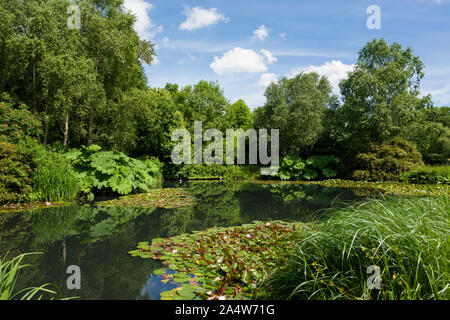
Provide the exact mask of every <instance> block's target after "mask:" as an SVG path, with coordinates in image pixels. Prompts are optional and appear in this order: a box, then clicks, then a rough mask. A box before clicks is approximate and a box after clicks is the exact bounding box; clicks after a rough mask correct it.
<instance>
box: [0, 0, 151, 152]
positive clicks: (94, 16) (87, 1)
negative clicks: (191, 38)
mask: <svg viewBox="0 0 450 320" xmlns="http://www.w3.org/2000/svg"><path fill="white" fill-rule="evenodd" d="M74 3H75V4H77V5H78V6H79V8H80V12H81V26H80V27H81V28H80V29H79V30H77V29H73V30H72V29H70V28H68V26H67V20H68V18H69V15H68V14H67V8H68V7H69V5H72V4H74ZM122 5H123V0H95V1H94V0H75V1H70V0H48V1H38V0H29V1H21V0H11V1H1V2H0V18H1V20H2V26H1V27H0V92H8V93H10V94H11V95H12V96H16V97H18V98H19V100H20V101H23V102H24V103H25V104H27V105H29V106H30V108H31V110H32V112H33V113H34V114H35V115H39V117H40V119H41V120H42V123H43V125H44V132H43V134H42V136H40V135H39V136H38V138H40V140H41V142H43V143H44V144H45V143H47V142H49V143H53V142H55V141H60V142H61V143H62V144H64V145H72V146H79V145H80V144H87V145H89V144H91V143H94V142H96V143H101V144H102V145H104V146H105V147H108V148H119V149H120V148H122V147H123V146H124V145H126V144H127V141H126V135H125V136H124V138H125V141H123V140H122V137H123V135H121V134H120V133H118V130H121V129H123V126H122V123H121V121H122V118H121V116H122V115H123V114H126V112H127V111H126V110H121V109H120V106H119V104H118V103H119V101H120V99H121V97H122V94H123V93H124V92H127V91H129V90H131V89H133V88H138V89H144V88H146V83H147V80H146V78H145V76H144V72H143V68H142V65H141V61H142V62H145V63H150V62H151V61H152V58H153V56H154V47H153V44H152V43H150V42H148V41H145V40H141V39H139V37H138V36H137V34H136V32H135V30H134V29H133V25H134V23H135V21H136V18H135V17H134V16H133V15H131V14H130V13H127V12H125V11H124V9H123V6H122Z"/></svg>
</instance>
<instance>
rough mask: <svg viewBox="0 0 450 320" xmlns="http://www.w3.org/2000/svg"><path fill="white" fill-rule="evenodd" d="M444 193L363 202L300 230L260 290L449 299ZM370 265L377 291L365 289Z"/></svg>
mask: <svg viewBox="0 0 450 320" xmlns="http://www.w3.org/2000/svg"><path fill="white" fill-rule="evenodd" d="M449 216H450V210H449V198H448V197H439V198H431V197H427V198H399V197H391V198H388V199H384V200H370V201H367V202H364V203H363V204H356V205H355V206H353V207H350V208H346V209H342V210H340V211H339V212H335V213H333V214H332V216H331V218H330V219H329V220H328V221H327V222H326V223H322V224H321V226H320V228H319V231H314V232H312V233H310V234H309V235H303V238H302V239H301V240H300V241H299V243H298V245H297V247H296V249H295V250H294V252H293V254H292V255H291V257H290V260H289V262H288V264H287V265H286V266H283V267H281V268H279V269H277V270H276V271H275V272H273V273H272V275H271V276H270V277H268V278H267V279H266V280H265V281H264V283H263V285H262V287H261V289H263V290H262V292H261V296H262V297H263V298H271V299H389V300H400V299H413V300H416V299H449V298H450V290H449V286H450V277H449V234H450V232H449V231H450V230H449ZM369 266H378V267H379V268H380V271H381V289H380V290H377V289H368V287H367V280H368V277H369V276H370V274H368V273H367V268H368V267H369Z"/></svg>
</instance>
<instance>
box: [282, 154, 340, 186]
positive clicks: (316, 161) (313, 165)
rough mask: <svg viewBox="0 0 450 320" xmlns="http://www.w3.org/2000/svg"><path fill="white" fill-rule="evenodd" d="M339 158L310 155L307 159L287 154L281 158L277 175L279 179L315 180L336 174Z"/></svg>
mask: <svg viewBox="0 0 450 320" xmlns="http://www.w3.org/2000/svg"><path fill="white" fill-rule="evenodd" d="M338 163H339V159H338V158H337V157H335V156H311V157H309V158H308V159H306V161H305V160H302V158H300V157H298V156H295V155H288V156H286V157H284V158H283V159H282V160H281V164H280V170H279V171H278V173H277V176H278V177H279V178H280V179H281V180H315V179H323V178H332V177H335V176H336V175H337V170H336V166H337V164H338Z"/></svg>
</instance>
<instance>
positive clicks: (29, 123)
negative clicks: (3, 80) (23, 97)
mask: <svg viewBox="0 0 450 320" xmlns="http://www.w3.org/2000/svg"><path fill="white" fill-rule="evenodd" d="M40 127H41V123H40V121H39V120H38V119H36V118H35V117H34V116H33V115H32V114H31V112H30V111H29V110H28V107H27V106H26V105H24V104H22V103H15V102H14V101H13V99H12V98H11V97H10V96H9V95H8V94H7V93H3V94H1V95H0V140H4V141H8V142H11V143H17V142H18V141H19V140H21V139H22V138H23V137H25V136H27V135H35V134H36V133H38V132H41V129H40Z"/></svg>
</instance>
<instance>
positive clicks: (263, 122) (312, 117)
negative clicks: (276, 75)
mask: <svg viewBox="0 0 450 320" xmlns="http://www.w3.org/2000/svg"><path fill="white" fill-rule="evenodd" d="M265 96H266V103H265V105H264V106H263V107H262V108H259V109H257V110H256V111H255V113H254V115H255V126H256V127H257V128H266V129H279V130H280V152H281V154H282V155H286V154H297V155H301V154H303V153H308V152H310V151H311V149H312V147H313V146H314V145H315V143H316V142H317V141H318V139H319V137H320V135H321V133H322V131H323V121H324V116H325V112H326V110H327V107H328V105H329V104H330V102H331V101H332V96H331V86H330V83H329V82H328V79H327V78H326V77H320V76H319V75H318V74H317V73H307V74H305V73H301V74H299V75H297V76H296V77H294V78H292V79H288V78H286V77H285V78H282V79H280V80H279V81H278V82H277V83H272V84H271V85H270V86H269V87H268V88H267V89H266V92H265Z"/></svg>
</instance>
